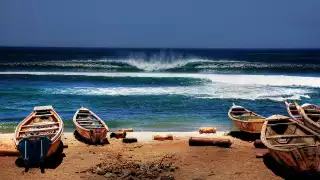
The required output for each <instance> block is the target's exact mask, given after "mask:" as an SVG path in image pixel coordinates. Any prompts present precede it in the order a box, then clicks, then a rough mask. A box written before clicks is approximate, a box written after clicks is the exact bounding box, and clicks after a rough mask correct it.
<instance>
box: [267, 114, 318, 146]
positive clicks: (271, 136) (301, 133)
mask: <svg viewBox="0 0 320 180" xmlns="http://www.w3.org/2000/svg"><path fill="white" fill-rule="evenodd" d="M302 126H303V125H298V124H297V123H296V122H294V121H290V120H285V119H283V120H275V121H268V124H267V129H266V134H265V137H266V140H267V141H268V142H269V143H270V144H271V145H272V146H274V147H277V148H284V149H291V148H296V147H300V146H301V147H302V146H310V145H318V144H320V143H319V135H315V134H312V133H310V132H309V131H307V130H306V129H304V128H302Z"/></svg>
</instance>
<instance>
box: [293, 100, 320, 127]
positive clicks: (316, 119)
mask: <svg viewBox="0 0 320 180" xmlns="http://www.w3.org/2000/svg"><path fill="white" fill-rule="evenodd" d="M297 106H298V109H299V112H300V114H301V116H302V119H303V123H304V124H305V125H306V126H307V127H308V128H310V129H312V130H313V131H315V132H317V133H320V106H317V105H314V104H303V105H301V106H299V105H298V104H297Z"/></svg>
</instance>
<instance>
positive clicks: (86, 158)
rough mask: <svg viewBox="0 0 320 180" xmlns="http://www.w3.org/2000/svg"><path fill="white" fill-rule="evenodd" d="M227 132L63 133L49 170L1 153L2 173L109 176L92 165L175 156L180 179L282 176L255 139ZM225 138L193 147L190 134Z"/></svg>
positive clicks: (4, 142)
mask: <svg viewBox="0 0 320 180" xmlns="http://www.w3.org/2000/svg"><path fill="white" fill-rule="evenodd" d="M165 134H171V135H173V136H174V139H173V140H170V141H155V140H152V136H153V135H165ZM0 135H1V136H0V137H1V138H0V144H1V146H0V148H2V149H3V148H7V149H12V148H14V144H13V141H12V140H11V138H12V137H13V135H14V134H13V133H5V134H0ZM225 135H226V132H217V133H214V134H199V132H128V134H127V137H136V138H137V139H138V142H137V143H131V144H125V143H122V140H121V139H115V138H111V139H109V140H110V144H107V145H104V146H95V145H87V144H84V143H83V142H80V141H77V140H76V139H75V138H74V135H73V133H71V132H67V133H64V135H63V136H62V141H63V143H64V144H67V145H68V148H66V149H64V155H65V157H63V158H62V159H61V162H60V164H59V165H57V166H56V167H54V168H49V169H46V171H45V173H44V174H42V173H41V172H40V169H38V168H32V169H30V170H29V172H24V168H21V167H17V164H16V163H15V162H16V160H17V157H0V160H1V162H2V163H1V164H0V169H5V170H2V171H0V177H2V178H4V179H32V178H39V177H41V178H46V179H57V178H58V177H59V179H73V180H74V179H108V178H106V177H104V176H103V175H97V174H96V173H92V172H91V171H90V169H92V168H95V167H96V166H97V165H99V164H101V163H102V164H103V163H107V164H109V163H111V164H112V163H113V164H117V163H119V161H121V162H132V161H133V162H139V163H144V162H147V161H148V162H149V161H158V160H159V159H161V158H163V157H164V156H167V155H170V157H172V158H170V159H169V161H170V163H171V164H173V165H174V166H176V167H177V170H174V172H171V171H170V172H168V173H167V174H171V176H172V177H174V178H175V179H194V180H195V179H262V178H263V179H270V180H271V179H272V180H277V179H281V178H279V177H278V176H276V175H274V174H273V172H272V171H271V170H269V169H268V168H267V167H266V166H265V164H264V162H263V160H262V159H261V158H260V159H257V158H256V157H255V149H254V148H253V145H252V142H246V141H242V140H240V139H237V138H233V137H231V136H225ZM191 136H192V137H219V138H221V137H223V138H228V139H231V141H232V142H233V144H232V146H231V148H221V147H212V146H206V147H193V146H189V145H188V139H189V137H191Z"/></svg>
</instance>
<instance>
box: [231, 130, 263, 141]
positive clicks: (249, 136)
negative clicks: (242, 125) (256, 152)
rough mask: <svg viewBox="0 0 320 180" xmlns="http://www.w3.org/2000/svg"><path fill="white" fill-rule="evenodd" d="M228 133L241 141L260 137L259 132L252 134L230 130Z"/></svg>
mask: <svg viewBox="0 0 320 180" xmlns="http://www.w3.org/2000/svg"><path fill="white" fill-rule="evenodd" d="M228 135H229V136H232V137H234V138H237V139H241V140H242V141H255V140H257V139H260V134H252V133H247V132H243V131H230V132H229V133H228Z"/></svg>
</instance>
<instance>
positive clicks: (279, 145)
mask: <svg viewBox="0 0 320 180" xmlns="http://www.w3.org/2000/svg"><path fill="white" fill-rule="evenodd" d="M304 145H308V143H294V144H277V145H273V146H274V147H286V146H304Z"/></svg>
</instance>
